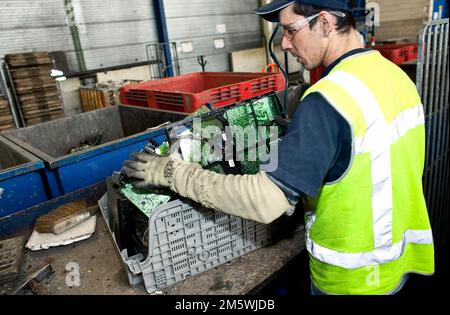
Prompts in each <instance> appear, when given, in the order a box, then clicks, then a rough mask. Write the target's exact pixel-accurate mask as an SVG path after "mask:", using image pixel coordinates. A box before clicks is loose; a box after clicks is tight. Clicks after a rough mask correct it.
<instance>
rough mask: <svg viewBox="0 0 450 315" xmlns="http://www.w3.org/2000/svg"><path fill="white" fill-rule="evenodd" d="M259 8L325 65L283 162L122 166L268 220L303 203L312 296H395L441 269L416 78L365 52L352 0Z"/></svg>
mask: <svg viewBox="0 0 450 315" xmlns="http://www.w3.org/2000/svg"><path fill="white" fill-rule="evenodd" d="M257 13H258V14H259V15H261V16H262V17H263V18H264V19H267V20H269V21H272V22H278V21H279V23H280V25H281V27H282V30H283V39H282V43H281V45H282V49H283V50H286V51H289V52H290V53H291V54H292V55H293V56H294V57H297V61H298V62H299V63H301V64H303V66H304V67H305V68H306V69H308V70H312V69H314V68H316V67H318V66H320V65H323V66H325V67H326V69H325V72H324V74H323V78H322V80H320V81H319V82H317V83H316V84H315V85H313V86H312V87H311V88H310V89H309V90H308V91H306V93H305V95H304V96H303V97H302V100H301V102H300V104H299V106H298V108H297V110H296V112H295V114H294V116H293V118H292V122H291V123H290V125H289V127H288V130H287V134H286V136H285V137H284V138H283V139H282V141H281V142H280V144H279V162H278V168H277V169H276V170H275V171H274V172H270V173H269V172H267V173H266V172H264V171H260V172H259V173H258V174H256V175H244V176H237V175H227V176H225V175H219V174H215V173H212V172H209V171H206V170H203V169H201V168H200V167H199V166H198V165H194V164H190V163H186V162H183V161H181V160H174V159H173V158H172V157H170V156H168V157H155V156H150V155H145V154H137V155H135V156H134V160H133V161H127V162H125V165H124V168H123V172H124V173H125V174H126V175H128V176H130V177H134V178H136V179H139V180H141V182H138V183H137V184H136V185H138V186H145V185H159V186H164V187H170V189H172V190H173V191H175V192H177V193H179V194H180V195H182V196H185V197H188V198H190V199H193V200H195V201H197V202H200V203H201V204H203V205H205V206H206V207H211V208H215V209H216V210H219V211H223V212H226V213H230V214H233V215H237V216H241V217H244V218H247V219H251V220H256V221H259V222H263V223H269V222H271V221H273V220H275V219H276V218H278V217H279V216H281V215H282V214H283V213H285V212H286V211H288V210H289V209H291V208H292V207H293V205H295V204H296V203H297V202H298V201H299V200H302V201H304V203H305V205H306V206H307V209H308V211H307V213H306V221H305V222H306V245H307V250H308V252H309V255H310V271H311V279H312V286H313V289H312V292H313V293H321V294H392V293H395V292H397V291H398V290H400V289H401V287H402V285H403V283H404V282H405V279H406V275H407V274H408V273H419V274H425V275H430V274H432V273H433V272H434V250H433V240H432V233H431V228H430V223H429V219H428V214H427V210H426V205H425V200H424V196H423V192H422V182H421V178H422V172H423V165H424V117H423V108H422V105H421V101H420V98H419V95H418V93H417V91H416V89H415V85H414V83H413V82H411V80H410V79H409V78H408V77H407V75H406V74H405V73H404V72H402V71H401V70H400V69H399V68H398V67H397V66H395V65H394V64H392V63H391V62H390V61H388V60H386V59H385V58H383V57H382V56H381V55H380V53H379V52H377V51H372V50H365V49H363V47H362V45H361V41H360V37H359V34H358V32H357V31H356V30H355V24H354V20H353V18H352V15H351V12H350V7H349V6H348V4H347V1H343V0H322V1H320V0H299V1H293V0H288V1H285V0H276V1H274V2H272V3H269V4H268V5H266V6H264V7H261V8H259V9H258V10H257Z"/></svg>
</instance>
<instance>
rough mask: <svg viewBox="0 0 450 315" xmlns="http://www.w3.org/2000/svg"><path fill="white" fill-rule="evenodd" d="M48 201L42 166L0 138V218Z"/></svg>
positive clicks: (27, 154)
mask: <svg viewBox="0 0 450 315" xmlns="http://www.w3.org/2000/svg"><path fill="white" fill-rule="evenodd" d="M48 199H49V192H48V189H47V190H46V180H45V174H44V162H43V161H42V160H40V159H38V158H37V157H35V156H33V155H32V154H30V153H28V152H26V151H25V150H23V149H21V148H20V147H19V146H17V145H15V144H14V143H12V142H11V141H8V140H7V139H5V138H4V137H2V136H0V217H5V216H8V215H11V214H13V213H15V212H18V211H20V210H23V209H26V208H29V207H32V206H35V205H37V204H40V203H42V202H44V201H47V200H48Z"/></svg>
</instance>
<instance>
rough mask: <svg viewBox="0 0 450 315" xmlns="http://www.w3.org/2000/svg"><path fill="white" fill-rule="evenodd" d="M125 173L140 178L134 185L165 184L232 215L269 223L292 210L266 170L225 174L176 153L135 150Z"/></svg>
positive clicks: (124, 169)
mask: <svg viewBox="0 0 450 315" xmlns="http://www.w3.org/2000/svg"><path fill="white" fill-rule="evenodd" d="M132 158H133V160H130V161H125V163H124V166H123V168H122V173H123V174H124V175H125V176H128V177H131V178H135V179H137V180H139V181H138V182H136V183H134V186H135V187H146V186H160V187H161V186H162V187H169V188H170V189H171V190H172V191H174V192H176V193H178V194H180V195H181V196H183V197H187V198H189V199H192V200H194V201H196V202H199V203H201V204H202V205H203V206H205V207H207V208H213V209H216V210H219V211H222V212H225V213H229V214H231V215H235V216H239V217H242V218H246V219H250V220H254V221H257V222H261V223H270V222H272V221H273V220H275V219H276V218H278V217H279V216H281V215H282V214H283V213H285V212H287V211H289V210H291V209H292V208H293V207H294V205H292V204H290V203H289V201H288V200H287V199H286V197H285V195H284V193H283V192H282V191H281V190H280V189H279V188H278V186H277V185H276V184H275V183H274V182H272V181H271V180H270V179H269V178H268V177H267V176H266V174H265V173H264V172H259V173H258V174H255V175H222V174H217V173H214V172H211V171H207V170H204V169H202V168H201V166H200V165H199V164H195V163H188V162H185V161H183V160H182V159H181V158H178V157H176V156H171V155H169V156H165V157H161V156H158V155H152V154H148V153H135V154H133V155H132Z"/></svg>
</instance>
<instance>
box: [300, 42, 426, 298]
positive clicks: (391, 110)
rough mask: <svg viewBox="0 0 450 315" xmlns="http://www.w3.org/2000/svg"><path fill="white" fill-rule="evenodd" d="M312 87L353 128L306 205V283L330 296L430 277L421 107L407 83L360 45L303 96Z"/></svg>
mask: <svg viewBox="0 0 450 315" xmlns="http://www.w3.org/2000/svg"><path fill="white" fill-rule="evenodd" d="M313 92H318V93H320V94H321V95H322V96H323V97H324V98H325V99H326V100H327V101H328V102H329V103H330V104H331V105H332V106H333V107H334V108H335V109H336V110H337V111H338V112H339V113H340V114H341V115H342V116H343V117H344V118H345V120H346V121H347V122H348V124H349V125H350V127H351V132H352V154H351V161H350V163H349V166H348V168H347V170H346V171H345V172H344V174H343V175H342V176H341V177H340V178H339V179H337V180H335V181H334V182H329V183H325V184H324V185H323V187H322V189H321V191H320V192H319V194H318V196H317V198H315V199H314V200H312V199H311V200H308V202H307V203H306V204H307V208H308V211H307V213H306V221H305V222H306V245H307V250H308V252H309V254H310V269H311V277H312V280H313V281H314V284H315V285H316V286H317V287H318V288H319V289H321V290H322V291H324V292H327V293H330V294H389V293H390V292H392V291H394V290H395V289H396V288H397V286H398V285H399V284H400V282H401V279H402V277H403V275H404V274H406V273H419V274H425V275H429V274H433V273H434V247H433V236H432V232H431V227H430V221H429V218H428V213H427V208H426V204H425V198H424V195H423V189H422V174H423V167H424V156H425V152H424V151H425V125H424V113H423V106H422V104H421V100H420V97H419V95H418V93H417V90H416V87H415V85H414V83H413V82H412V81H411V80H410V79H409V78H408V76H407V75H406V74H405V73H404V72H403V71H402V70H401V69H400V68H399V67H397V66H396V65H394V64H393V63H391V62H390V61H389V60H387V59H385V58H384V57H382V56H381V55H380V53H379V52H378V51H367V52H363V53H360V54H356V55H353V56H350V57H348V58H346V59H344V60H342V61H341V62H340V63H339V64H337V65H336V66H335V67H334V68H333V69H332V71H331V72H330V73H329V74H328V75H327V76H326V77H324V78H323V79H321V80H320V81H318V82H317V83H316V84H314V85H313V86H312V87H311V88H310V89H308V91H307V92H306V93H305V95H304V96H303V98H304V97H306V96H307V95H308V94H310V93H313Z"/></svg>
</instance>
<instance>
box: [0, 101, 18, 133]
mask: <svg viewBox="0 0 450 315" xmlns="http://www.w3.org/2000/svg"><path fill="white" fill-rule="evenodd" d="M13 128H16V124H15V122H14V117H13V116H12V114H11V109H10V107H9V103H8V101H7V100H6V99H4V98H2V97H0V131H5V130H8V129H13Z"/></svg>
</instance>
